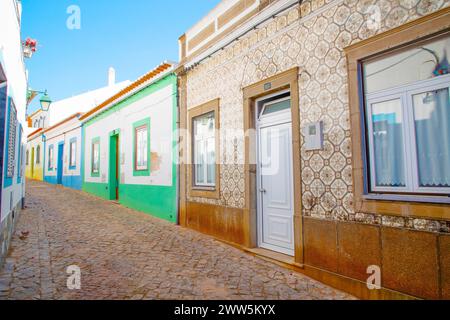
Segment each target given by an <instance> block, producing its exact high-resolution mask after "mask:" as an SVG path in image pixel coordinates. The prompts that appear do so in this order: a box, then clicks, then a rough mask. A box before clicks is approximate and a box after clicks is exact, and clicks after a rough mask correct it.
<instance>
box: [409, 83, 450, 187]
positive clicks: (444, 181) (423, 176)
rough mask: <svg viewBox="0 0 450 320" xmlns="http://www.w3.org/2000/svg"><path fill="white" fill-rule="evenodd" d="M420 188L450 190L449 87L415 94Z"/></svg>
mask: <svg viewBox="0 0 450 320" xmlns="http://www.w3.org/2000/svg"><path fill="white" fill-rule="evenodd" d="M413 104H414V124H415V129H416V143H417V160H418V169H419V185H420V186H421V187H427V188H429V187H431V188H442V187H450V96H449V88H444V89H439V90H434V91H428V92H424V93H421V94H415V95H413Z"/></svg>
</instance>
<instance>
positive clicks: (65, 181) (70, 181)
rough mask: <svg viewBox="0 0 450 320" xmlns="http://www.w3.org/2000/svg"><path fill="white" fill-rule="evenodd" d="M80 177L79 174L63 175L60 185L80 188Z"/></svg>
mask: <svg viewBox="0 0 450 320" xmlns="http://www.w3.org/2000/svg"><path fill="white" fill-rule="evenodd" d="M82 181H83V180H82V178H81V176H63V177H62V185H63V186H64V187H67V188H71V189H75V190H81V188H82V185H83V183H82Z"/></svg>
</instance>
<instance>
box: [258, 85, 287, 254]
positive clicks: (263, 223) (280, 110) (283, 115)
mask: <svg viewBox="0 0 450 320" xmlns="http://www.w3.org/2000/svg"><path fill="white" fill-rule="evenodd" d="M256 106H257V108H258V112H256V114H257V119H256V123H257V126H256V130H257V137H258V139H257V141H258V143H257V155H258V157H257V158H258V163H257V193H258V197H257V201H258V204H257V222H258V232H257V233H258V245H259V247H261V248H265V249H269V250H273V251H276V252H280V253H284V254H288V255H291V256H294V247H295V244H294V180H293V179H294V178H293V157H292V117H291V100H290V95H289V92H282V93H278V94H276V95H271V96H267V97H264V98H262V99H259V100H257V103H256Z"/></svg>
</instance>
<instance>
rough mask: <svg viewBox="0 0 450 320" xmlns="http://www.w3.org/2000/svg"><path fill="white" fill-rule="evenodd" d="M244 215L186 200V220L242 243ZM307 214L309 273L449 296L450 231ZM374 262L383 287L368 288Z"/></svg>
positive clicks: (340, 282) (344, 285) (360, 287)
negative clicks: (366, 222)
mask: <svg viewBox="0 0 450 320" xmlns="http://www.w3.org/2000/svg"><path fill="white" fill-rule="evenodd" d="M243 216H244V212H243V210H242V209H236V208H227V207H223V206H216V205H211V204H206V203H196V202H187V203H186V225H185V226H186V227H188V228H191V229H194V230H197V231H199V232H202V233H205V234H208V235H211V236H214V237H216V238H218V239H220V240H224V241H227V242H230V243H234V244H236V245H238V246H243V245H244V233H245V232H244V230H243V225H244V224H243ZM303 220H304V222H303V233H304V254H305V270H304V271H305V273H306V274H307V275H310V276H312V277H313V278H316V279H318V280H319V281H323V282H325V283H328V284H329V285H332V286H335V287H338V288H340V289H342V290H345V291H348V292H352V293H353V294H356V295H358V292H360V297H362V298H364V297H365V298H376V299H381V298H388V299H392V298H398V297H401V295H396V294H395V292H399V293H402V294H405V295H408V296H413V297H417V298H423V299H450V235H444V234H437V233H430V232H421V231H413V230H406V229H399V228H390V227H382V226H376V225H367V224H361V223H353V222H341V221H328V220H320V219H315V218H310V217H304V218H303ZM372 265H375V266H379V267H380V268H381V277H382V280H381V281H382V287H383V288H384V289H386V290H384V291H383V292H379V293H371V292H367V290H366V289H365V288H366V286H365V283H366V281H367V279H368V277H369V275H368V274H367V268H368V267H369V266H372ZM321 270H322V271H321ZM333 274H336V275H339V276H342V277H343V278H341V279H339V277H338V278H336V277H335V276H333ZM352 279H353V280H352ZM352 281H353V282H352Z"/></svg>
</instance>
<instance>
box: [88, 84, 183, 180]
mask: <svg viewBox="0 0 450 320" xmlns="http://www.w3.org/2000/svg"><path fill="white" fill-rule="evenodd" d="M175 89H176V88H174V86H173V85H168V86H166V87H164V88H162V89H160V90H158V91H156V92H154V93H152V94H150V95H148V96H146V97H144V98H142V99H140V100H138V101H135V102H133V103H131V104H130V105H128V106H127V107H125V108H123V109H121V110H119V111H116V112H113V113H112V114H110V115H108V116H107V117H106V118H104V119H101V120H99V121H97V122H94V123H93V124H90V125H87V126H85V146H84V152H85V159H84V161H85V177H86V178H85V181H86V182H91V183H107V182H108V180H109V176H108V175H109V139H110V133H111V132H112V131H114V130H117V129H119V130H120V173H121V175H120V183H121V184H133V185H155V186H172V181H173V180H172V178H173V174H174V173H173V172H172V165H173V153H172V142H173V140H174V135H175V132H174V131H173V116H174V114H173V101H174V95H173V93H174V92H175ZM145 118H150V151H151V154H154V155H157V156H158V157H159V168H157V166H155V164H154V163H152V168H151V174H150V176H146V177H135V176H133V124H134V123H136V122H138V121H141V120H143V119H145ZM97 137H100V177H92V176H91V170H92V168H91V166H92V164H91V159H92V158H91V153H92V150H91V149H92V140H93V139H95V138H97ZM149 160H150V159H149Z"/></svg>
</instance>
